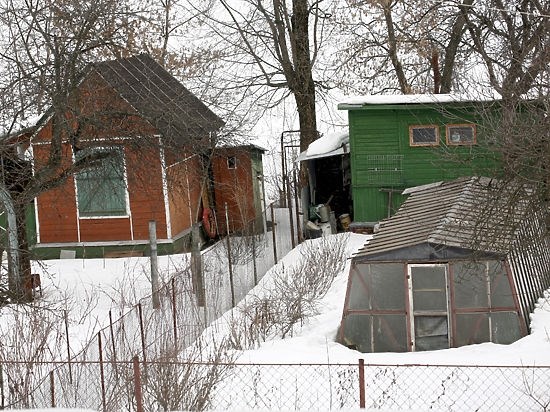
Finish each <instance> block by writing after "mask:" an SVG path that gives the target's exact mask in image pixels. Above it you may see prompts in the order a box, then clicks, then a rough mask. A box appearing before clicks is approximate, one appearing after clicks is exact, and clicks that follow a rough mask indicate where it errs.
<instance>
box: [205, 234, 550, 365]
mask: <svg viewBox="0 0 550 412" xmlns="http://www.w3.org/2000/svg"><path fill="white" fill-rule="evenodd" d="M337 236H342V235H337ZM368 239H369V237H368V236H366V235H357V234H350V235H349V240H348V246H347V255H348V257H349V256H351V255H352V254H353V253H354V252H355V251H357V250H358V249H359V248H360V247H362V246H363V245H364V244H365V243H366V241H367V240H368ZM317 241H318V240H312V241H308V242H317ZM302 247H303V245H300V246H298V247H297V248H296V249H294V250H293V251H292V252H291V253H289V254H288V255H287V256H286V257H285V258H284V259H283V260H282V261H281V262H279V265H282V266H285V265H287V266H288V265H292V264H294V263H295V262H296V261H297V259H299V258H300V256H301V255H300V249H301V248H302ZM349 262H350V260H349V259H348V264H347V265H346V267H345V269H344V270H343V271H342V272H340V273H339V274H338V275H337V276H336V277H335V278H334V281H333V283H332V287H331V288H330V289H329V291H328V293H327V294H326V296H325V297H324V298H323V299H322V301H321V302H320V304H319V307H320V308H321V313H319V314H318V315H316V316H314V317H312V318H310V319H309V321H308V322H307V323H306V324H305V325H304V326H303V327H302V328H301V329H299V330H298V331H297V332H296V333H295V334H294V336H293V337H290V338H286V339H273V340H269V341H267V342H263V343H262V344H261V345H260V346H259V347H258V348H257V349H254V350H247V351H244V352H243V353H242V354H241V356H240V357H239V362H250V363H327V362H331V363H339V362H342V363H354V362H357V359H358V358H363V359H364V360H365V363H366V364H391V365H394V364H430V365H498V366H508V365H518V366H526V365H529V366H534V365H537V366H539V365H540V366H550V297H549V296H548V295H547V299H541V300H540V301H539V304H538V305H537V308H536V309H535V312H534V314H533V316H532V323H531V329H532V332H531V334H530V335H529V336H526V337H524V338H523V339H520V340H518V341H517V342H515V343H512V344H510V345H498V344H494V343H483V344H478V345H469V346H463V347H461V348H453V349H447V350H438V351H429V352H414V353H359V352H357V351H354V350H351V349H348V348H346V347H345V346H343V345H340V344H338V343H336V342H335V336H336V332H337V329H338V326H339V324H340V320H341V317H342V311H343V307H344V299H345V293H346V286H347V278H348V271H349ZM269 275H270V272H268V275H267V276H266V277H265V278H264V279H263V281H262V282H261V283H260V284H259V285H258V286H257V287H256V288H255V289H253V290H252V291H251V292H250V294H252V295H257V294H259V293H262V292H261V290H262V289H263V288H265V285H266V284H267V283H268V282H269V279H270V278H269ZM238 312H239V311H238V309H236V310H233V311H232V312H228V313H226V314H225V315H224V317H222V318H220V319H219V320H218V321H217V322H215V323H214V324H213V325H212V327H211V329H210V330H209V331H207V332H206V333H213V331H215V332H214V336H218V338H220V336H221V335H223V331H224V325H227V323H228V322H230V319H231V318H232V317H234V316H239V315H238Z"/></svg>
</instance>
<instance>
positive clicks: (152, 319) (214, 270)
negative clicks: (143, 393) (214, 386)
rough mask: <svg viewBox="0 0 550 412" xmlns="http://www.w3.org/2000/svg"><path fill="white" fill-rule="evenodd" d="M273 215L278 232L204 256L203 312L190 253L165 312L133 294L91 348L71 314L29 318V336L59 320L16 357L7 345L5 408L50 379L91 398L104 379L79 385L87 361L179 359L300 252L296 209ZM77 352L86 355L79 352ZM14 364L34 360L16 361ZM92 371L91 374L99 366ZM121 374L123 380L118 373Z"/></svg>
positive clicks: (164, 302)
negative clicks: (293, 218) (78, 337)
mask: <svg viewBox="0 0 550 412" xmlns="http://www.w3.org/2000/svg"><path fill="white" fill-rule="evenodd" d="M270 209H271V210H269V209H268V211H267V213H268V215H270V216H268V219H269V220H270V227H271V230H269V231H259V232H260V233H251V234H243V235H241V236H231V238H230V240H231V241H230V242H226V241H225V240H224V239H222V240H221V241H220V242H218V243H216V244H215V245H213V246H212V247H210V248H208V249H206V250H204V251H202V252H201V261H202V264H201V267H202V276H203V285H204V295H205V299H204V302H203V303H202V305H201V306H199V302H198V298H197V290H196V285H195V284H194V281H193V275H192V273H191V272H192V271H191V263H190V259H189V256H188V255H183V260H182V262H180V264H179V265H177V267H176V266H174V271H173V272H172V273H170V277H169V278H168V279H166V281H165V282H164V284H163V285H162V287H161V288H160V290H159V296H160V303H161V307H160V309H153V307H152V302H151V296H147V297H144V298H142V299H139V301H138V303H137V304H135V305H132V306H128V304H127V302H128V301H129V300H130V298H131V296H135V293H136V291H133V292H131V293H129V295H131V296H128V297H126V296H125V297H124V299H123V300H125V301H126V303H125V304H124V305H121V306H120V309H116V310H112V311H109V314H108V318H106V319H98V323H99V324H101V325H106V326H103V328H102V329H100V330H99V331H97V332H95V333H94V335H93V336H92V338H91V339H90V340H89V341H88V342H86V343H85V344H84V345H82V343H81V342H75V341H74V337H73V338H72V339H73V341H71V338H70V336H71V334H70V333H69V332H70V327H71V326H72V325H71V324H70V321H69V318H70V316H67V312H65V313H59V314H56V313H53V312H52V311H47V312H43V311H42V312H40V313H36V316H38V317H39V319H38V320H37V319H34V320H33V319H21V320H20V321H19V322H20V324H21V325H22V326H25V330H29V331H32V330H33V329H32V328H30V329H29V328H27V327H26V326H27V325H28V324H31V323H32V324H35V325H39V324H42V323H44V322H43V321H44V317H45V314H50V315H52V320H51V322H48V323H47V329H48V330H47V331H46V330H44V331H42V330H38V329H36V328H35V329H36V333H32V332H29V336H31V335H32V336H31V337H32V339H29V337H28V336H26V335H25V336H23V335H22V336H21V337H19V338H18V339H19V340H24V341H26V344H25V349H26V350H24V351H21V350H18V351H15V352H14V353H13V354H12V356H10V354H11V353H12V352H13V351H11V350H8V349H9V348H7V347H6V345H5V344H4V343H6V344H8V343H9V344H10V345H11V343H13V344H14V345H15V344H17V342H15V340H16V339H12V340H14V342H11V340H10V342H2V344H0V355H1V356H0V362H2V361H4V365H5V367H3V368H2V370H0V383H2V385H0V386H2V388H8V389H6V391H4V392H2V394H1V395H2V399H3V401H2V402H4V401H5V400H6V399H8V398H9V397H11V398H13V399H16V400H17V402H16V403H17V404H18V405H21V406H25V405H26V404H28V402H29V401H28V400H29V399H30V397H32V396H34V395H32V396H31V395H30V394H31V393H33V392H34V391H36V392H37V393H40V394H44V393H47V392H48V391H49V389H48V388H49V386H50V379H53V378H56V377H57V378H56V379H54V380H55V382H63V380H67V381H68V382H72V383H73V384H76V385H77V386H74V385H73V386H71V388H72V389H71V390H74V394H72V393H71V392H70V391H68V392H67V391H62V393H63V399H64V398H67V397H68V398H70V399H72V398H73V397H74V396H79V397H83V396H84V393H85V392H86V391H90V390H92V389H93V387H94V385H95V382H96V381H97V380H94V383H93V384H91V385H88V384H86V385H84V386H82V387H81V388H80V387H78V385H81V383H82V380H81V379H79V378H78V374H79V373H87V372H85V369H86V368H83V367H82V366H80V367H79V366H78V365H82V362H89V361H93V362H96V361H101V362H102V363H104V364H105V365H113V364H117V362H118V361H125V360H128V359H132V357H133V356H134V355H136V354H137V355H139V357H140V359H142V360H144V361H146V362H147V361H158V360H163V359H164V360H165V359H171V360H174V359H177V354H178V353H180V352H181V351H183V350H184V349H185V348H187V347H188V346H189V345H190V344H191V343H192V342H194V341H195V340H196V339H197V337H198V336H199V335H200V334H201V333H202V331H203V330H204V328H205V327H206V325H208V324H209V323H210V322H212V321H213V320H214V319H216V318H218V317H219V316H220V315H222V314H223V313H224V312H225V311H227V310H229V309H230V308H231V307H232V306H233V301H235V302H238V301H239V300H240V299H242V297H244V296H245V295H246V293H247V292H248V291H249V290H250V289H252V288H253V287H254V286H255V285H256V284H257V282H258V281H259V280H261V278H262V277H263V276H264V274H265V273H266V272H267V270H269V268H270V267H272V266H273V265H274V264H275V263H276V261H277V260H278V259H280V258H281V257H282V256H284V255H285V254H286V253H288V251H289V250H290V249H291V248H292V243H293V242H292V239H291V238H290V230H289V229H288V227H289V221H290V219H289V211H288V209H277V208H270ZM271 212H272V213H271ZM271 216H272V218H271ZM228 251H229V252H228ZM230 273H231V276H230ZM127 286H128V287H129V288H131V287H132V285H127ZM35 312H38V311H35ZM87 333H89V331H88V332H87ZM75 348H78V349H76V351H75ZM4 349H6V351H4ZM4 352H5V353H4ZM13 355H15V356H13ZM14 359H17V360H22V359H31V360H30V361H21V362H17V361H14V362H12V360H14ZM36 360H41V361H46V360H47V361H60V362H59V363H48V364H44V363H36ZM207 360H211V359H207ZM87 365H89V366H87V368H88V369H94V368H97V366H91V365H92V364H87ZM48 368H50V369H48ZM51 368H54V369H51ZM118 369H120V368H118ZM118 369H116V370H118ZM60 374H61V375H62V376H63V377H61V375H60ZM114 376H115V378H117V377H118V376H119V374H118V372H117V373H116V374H115V375H114ZM109 379H110V382H114V381H116V379H114V378H113V376H112V374H111V375H109ZM8 383H9V384H8ZM107 383H108V382H107ZM4 384H5V385H4ZM56 385H57V383H56ZM75 388H76V389H75ZM82 399H83V398H82ZM42 403H43V402H42ZM8 404H9V403H8Z"/></svg>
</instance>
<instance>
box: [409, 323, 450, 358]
mask: <svg viewBox="0 0 550 412" xmlns="http://www.w3.org/2000/svg"><path fill="white" fill-rule="evenodd" d="M414 332H415V350H417V351H423V350H436V349H446V348H448V347H449V324H448V320H447V316H415V318H414Z"/></svg>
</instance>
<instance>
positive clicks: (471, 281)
mask: <svg viewBox="0 0 550 412" xmlns="http://www.w3.org/2000/svg"><path fill="white" fill-rule="evenodd" d="M453 275H454V276H453V286H454V292H455V306H456V307H457V308H487V307H489V300H488V299H487V264H486V262H483V263H481V262H457V263H454V264H453Z"/></svg>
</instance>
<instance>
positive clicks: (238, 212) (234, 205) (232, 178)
mask: <svg viewBox="0 0 550 412" xmlns="http://www.w3.org/2000/svg"><path fill="white" fill-rule="evenodd" d="M230 156H235V158H236V167H235V168H234V169H229V168H228V166H227V158H228V157H230ZM250 156H251V154H250V152H248V151H246V150H243V149H239V148H227V149H217V150H216V153H215V154H214V156H213V157H212V171H213V174H214V182H215V183H214V197H215V200H216V217H217V220H218V227H219V229H220V233H222V234H223V233H227V228H226V224H225V210H224V209H225V204H226V203H227V208H228V215H229V228H230V231H241V230H243V229H245V228H247V227H248V226H249V225H250V223H251V222H252V220H254V219H255V217H256V213H255V209H254V191H253V184H252V162H251V159H250ZM254 178H255V177H254Z"/></svg>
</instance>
